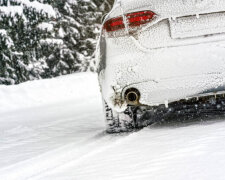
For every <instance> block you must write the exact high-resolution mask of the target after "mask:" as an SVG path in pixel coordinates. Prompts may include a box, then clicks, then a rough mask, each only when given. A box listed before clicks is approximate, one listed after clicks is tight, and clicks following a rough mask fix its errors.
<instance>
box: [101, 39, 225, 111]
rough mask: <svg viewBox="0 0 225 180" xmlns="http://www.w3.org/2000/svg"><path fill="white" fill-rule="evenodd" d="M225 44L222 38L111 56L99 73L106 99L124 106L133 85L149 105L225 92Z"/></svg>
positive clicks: (111, 104)
mask: <svg viewBox="0 0 225 180" xmlns="http://www.w3.org/2000/svg"><path fill="white" fill-rule="evenodd" d="M224 47H225V41H221V42H208V43H201V44H193V45H187V46H178V47H170V48H162V49H154V50H151V51H149V52H143V51H141V50H139V49H133V51H132V52H130V51H131V49H128V51H127V52H126V53H121V54H117V55H114V56H107V57H106V59H107V61H106V67H105V69H103V70H102V71H101V73H100V75H99V80H100V85H101V87H102V93H103V98H104V99H105V100H106V102H107V103H108V104H109V106H110V107H112V108H115V109H117V108H118V107H119V109H120V108H121V107H122V108H123V109H124V108H125V107H126V106H127V103H126V100H125V97H124V93H125V91H126V90H127V89H129V88H136V89H138V91H139V92H140V95H141V97H140V100H139V101H140V104H143V105H148V106H157V105H160V104H165V103H170V102H174V101H179V100H180V99H185V98H189V97H198V96H201V95H202V94H205V93H210V92H216V91H223V90H225V89H224V86H225V73H224V72H225V51H224ZM114 50H115V49H114ZM111 51H113V49H111Z"/></svg>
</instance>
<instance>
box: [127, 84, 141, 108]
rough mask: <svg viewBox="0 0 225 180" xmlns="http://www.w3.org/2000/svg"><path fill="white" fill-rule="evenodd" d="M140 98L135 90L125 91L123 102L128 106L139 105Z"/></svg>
mask: <svg viewBox="0 0 225 180" xmlns="http://www.w3.org/2000/svg"><path fill="white" fill-rule="evenodd" d="M140 96H141V95H140V92H139V91H138V90H137V89H135V88H130V89H127V90H126V92H125V100H126V102H127V104H128V105H133V106H137V105H139V104H140V103H139V100H140Z"/></svg>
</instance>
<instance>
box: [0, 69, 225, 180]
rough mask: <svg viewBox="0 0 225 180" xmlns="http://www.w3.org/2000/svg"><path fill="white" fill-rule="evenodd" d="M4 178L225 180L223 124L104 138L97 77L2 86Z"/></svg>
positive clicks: (0, 170)
mask: <svg viewBox="0 0 225 180" xmlns="http://www.w3.org/2000/svg"><path fill="white" fill-rule="evenodd" d="M0 122H1V126H0V138H1V139H0V179H1V180H8V179H9V180H13V179H16V180H24V179H32V180H33V179H35V180H36V179H37V180H51V179H54V180H59V179H60V180H90V179H96V180H117V179H119V180H121V179H122V180H133V179H134V180H137V179H141V180H142V179H146V180H149V179H157V180H158V179H173V180H184V179H191V180H193V179H196V180H201V179H204V180H206V179H210V180H211V179H224V177H225V121H223V120H214V121H208V122H192V123H186V124H180V123H179V124H178V123H173V124H170V125H161V126H160V125H158V126H154V127H150V128H146V129H144V130H142V131H139V132H135V133H130V134H118V135H108V134H106V133H104V128H105V127H104V121H103V113H102V106H101V98H100V93H99V90H98V83H97V77H96V75H94V74H91V73H83V74H76V75H70V76H65V77H61V78H57V79H52V80H42V81H34V82H28V83H24V84H21V85H19V86H10V87H5V86H2V87H0Z"/></svg>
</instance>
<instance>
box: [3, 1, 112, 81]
mask: <svg viewBox="0 0 225 180" xmlns="http://www.w3.org/2000/svg"><path fill="white" fill-rule="evenodd" d="M111 4H112V0H88V1H87V0H85V1H84V0H76V1H75V0H0V84H17V83H20V82H24V81H27V80H33V79H40V78H51V77H55V76H59V75H64V74H70V73H73V72H79V71H86V70H92V68H91V67H92V64H93V63H94V62H93V59H94V51H95V45H96V38H97V35H98V32H99V24H100V23H101V22H100V21H101V17H102V15H103V14H105V13H106V11H108V10H109V9H110V6H111Z"/></svg>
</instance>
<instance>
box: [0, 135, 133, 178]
mask: <svg viewBox="0 0 225 180" xmlns="http://www.w3.org/2000/svg"><path fill="white" fill-rule="evenodd" d="M130 136H131V135H130V134H128V135H126V136H124V137H123V138H121V136H114V135H107V134H105V133H100V134H97V135H96V136H94V137H92V138H90V139H88V140H86V141H84V142H82V143H80V144H79V145H78V144H74V143H72V144H70V145H66V146H63V147H61V148H58V149H56V150H54V151H50V152H47V153H44V154H42V155H39V156H37V157H35V158H32V159H29V160H26V161H23V162H20V163H17V164H14V165H12V166H9V167H6V168H3V169H0V179H4V180H18V179H20V180H23V179H29V178H31V179H34V177H36V178H39V177H40V176H41V175H43V174H45V173H46V172H49V171H51V170H55V169H57V168H60V167H62V166H66V165H69V164H70V163H72V164H74V162H75V163H79V162H80V161H82V160H83V159H85V158H88V157H90V156H94V155H95V154H98V153H100V152H102V151H104V150H106V149H108V148H111V147H114V146H116V144H117V143H122V142H123V141H124V140H126V139H127V138H128V137H130ZM99 147H100V148H99ZM101 147H102V148H101Z"/></svg>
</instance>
